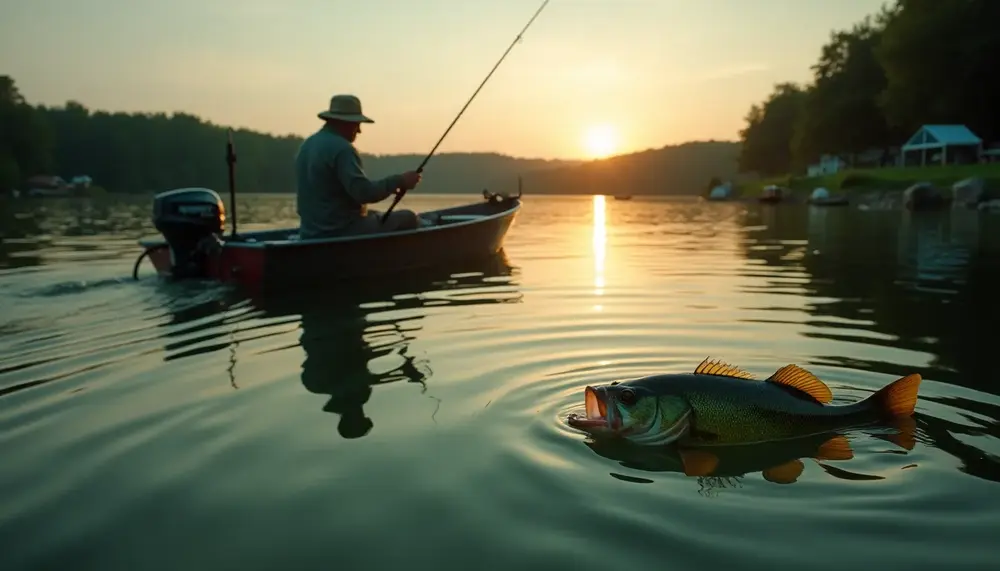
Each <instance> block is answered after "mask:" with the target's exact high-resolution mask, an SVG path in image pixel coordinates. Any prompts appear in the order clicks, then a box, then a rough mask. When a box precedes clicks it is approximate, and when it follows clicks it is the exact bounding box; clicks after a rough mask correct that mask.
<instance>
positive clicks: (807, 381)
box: [767, 365, 833, 404]
mask: <svg viewBox="0 0 1000 571" xmlns="http://www.w3.org/2000/svg"><path fill="white" fill-rule="evenodd" d="M767 381H768V382H770V383H777V384H779V385H785V386H788V387H792V388H795V389H798V390H800V391H802V392H804V393H806V394H807V395H809V396H811V397H812V398H814V399H816V401H817V402H820V403H823V404H826V403H828V402H830V401H832V400H833V392H831V391H830V387H828V386H826V384H825V383H823V381H821V380H819V378H818V377H817V376H816V375H814V374H812V373H810V372H809V371H807V370H805V369H803V368H802V367H800V366H798V365H785V366H784V367H782V368H780V369H778V370H777V371H775V372H774V374H773V375H771V376H770V377H768V378H767Z"/></svg>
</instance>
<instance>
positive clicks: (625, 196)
mask: <svg viewBox="0 0 1000 571" xmlns="http://www.w3.org/2000/svg"><path fill="white" fill-rule="evenodd" d="M614 198H615V200H632V195H631V194H616V195H615V197H614Z"/></svg>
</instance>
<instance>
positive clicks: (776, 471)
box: [763, 460, 806, 484]
mask: <svg viewBox="0 0 1000 571" xmlns="http://www.w3.org/2000/svg"><path fill="white" fill-rule="evenodd" d="M805 468H806V466H805V464H803V463H802V461H801V460H792V461H791V462H785V463H784V464H782V465H780V466H775V467H774V468H768V469H767V470H764V472H763V475H764V479H765V480H767V481H768V482H774V483H775V484H791V483H793V482H795V481H796V480H798V479H799V476H801V475H802V471H803V470H805Z"/></svg>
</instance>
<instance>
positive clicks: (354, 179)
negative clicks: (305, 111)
mask: <svg viewBox="0 0 1000 571" xmlns="http://www.w3.org/2000/svg"><path fill="white" fill-rule="evenodd" d="M295 178H296V208H297V210H298V214H299V220H300V228H299V237H300V238H303V239H308V238H320V237H326V236H336V235H338V234H340V233H341V232H342V231H343V230H345V229H346V228H347V227H348V226H350V225H351V224H353V223H355V222H357V221H358V220H360V219H361V218H362V217H364V216H365V215H366V214H367V212H368V207H367V205H368V204H372V203H375V202H381V201H382V200H385V199H386V198H388V197H389V196H390V195H392V192H393V191H394V190H395V189H397V188H399V187H400V186H402V183H403V179H402V177H401V176H399V175H393V176H389V177H386V178H384V179H382V180H375V181H373V180H370V179H369V178H368V175H366V174H365V171H364V169H363V167H362V165H361V157H360V155H359V154H358V151H357V149H355V148H354V145H353V144H351V142H350V141H348V140H347V139H345V138H344V137H342V136H341V135H340V134H338V133H336V132H335V131H333V130H332V129H330V128H329V127H328V126H326V125H324V126H323V127H321V128H320V129H319V130H318V131H316V132H315V133H313V134H312V135H310V136H309V137H308V138H306V140H305V141H303V142H302V146H301V147H299V152H298V154H297V155H296V157H295Z"/></svg>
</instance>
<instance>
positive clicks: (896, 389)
mask: <svg viewBox="0 0 1000 571" xmlns="http://www.w3.org/2000/svg"><path fill="white" fill-rule="evenodd" d="M920 381H921V377H920V375H919V374H917V373H914V374H912V375H906V376H905V377H901V378H899V379H896V380H895V381H893V382H891V383H889V384H888V385H886V386H884V387H882V388H881V389H879V390H878V391H876V392H875V394H873V395H872V396H870V397H868V399H866V400H868V401H870V402H871V404H872V406H874V407H875V409H876V410H877V411H878V412H880V413H882V414H883V415H885V416H888V417H891V418H897V417H904V416H910V415H912V414H913V410H914V409H915V408H916V406H917V391H918V390H919V389H920Z"/></svg>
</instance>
